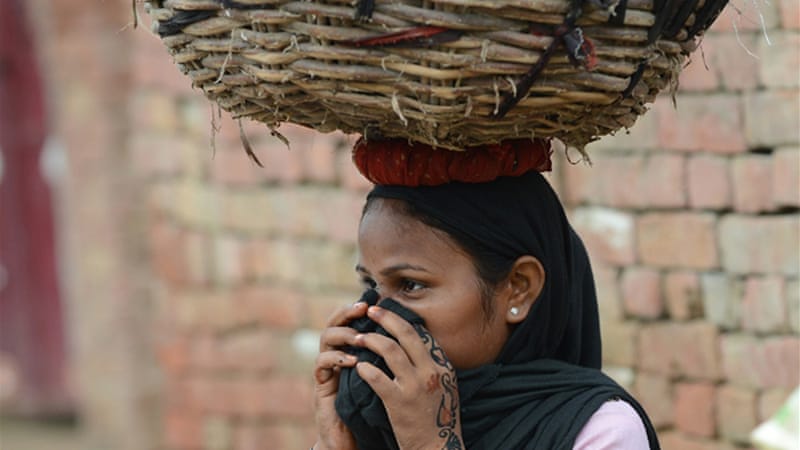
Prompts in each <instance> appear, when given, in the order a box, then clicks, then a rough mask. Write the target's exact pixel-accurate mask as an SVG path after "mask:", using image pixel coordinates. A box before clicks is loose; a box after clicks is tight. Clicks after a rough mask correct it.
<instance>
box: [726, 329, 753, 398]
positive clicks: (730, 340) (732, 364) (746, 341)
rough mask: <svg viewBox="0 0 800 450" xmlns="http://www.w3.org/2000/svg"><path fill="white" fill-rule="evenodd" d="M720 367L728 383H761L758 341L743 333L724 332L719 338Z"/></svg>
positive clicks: (748, 384) (746, 384) (743, 384)
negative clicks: (758, 363) (758, 366)
mask: <svg viewBox="0 0 800 450" xmlns="http://www.w3.org/2000/svg"><path fill="white" fill-rule="evenodd" d="M720 348H721V353H722V368H723V372H724V374H725V379H726V380H727V381H728V382H729V383H733V384H735V385H737V386H743V387H757V386H759V385H760V384H761V382H760V380H759V378H760V375H759V373H758V369H757V368H756V367H755V364H756V361H757V360H758V353H759V341H758V340H757V339H756V338H755V337H753V336H750V335H745V334H724V335H722V336H721V338H720Z"/></svg>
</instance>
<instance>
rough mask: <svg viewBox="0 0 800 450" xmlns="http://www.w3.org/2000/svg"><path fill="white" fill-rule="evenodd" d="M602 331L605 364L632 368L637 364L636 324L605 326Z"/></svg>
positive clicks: (625, 323)
mask: <svg viewBox="0 0 800 450" xmlns="http://www.w3.org/2000/svg"><path fill="white" fill-rule="evenodd" d="M604 325H605V326H603V327H602V328H601V329H600V330H601V332H602V342H603V363H604V364H610V365H618V366H625V367H630V366H633V365H634V364H635V363H636V339H637V336H638V332H639V325H638V324H637V323H636V322H632V321H629V322H617V323H612V324H608V323H607V324H604Z"/></svg>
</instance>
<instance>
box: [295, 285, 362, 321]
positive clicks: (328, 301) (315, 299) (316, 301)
mask: <svg viewBox="0 0 800 450" xmlns="http://www.w3.org/2000/svg"><path fill="white" fill-rule="evenodd" d="M356 300H358V294H357V293H356V292H353V293H351V294H340V295H334V294H325V295H322V294H318V295H314V296H311V297H309V298H308V302H307V303H308V311H307V312H306V314H307V316H308V322H309V324H308V325H309V326H310V327H312V328H315V329H318V330H321V329H323V328H325V327H326V326H327V324H328V319H329V318H330V317H331V315H333V313H334V311H336V310H337V309H338V308H340V307H342V306H344V305H349V304H351V303H353V302H355V301H356Z"/></svg>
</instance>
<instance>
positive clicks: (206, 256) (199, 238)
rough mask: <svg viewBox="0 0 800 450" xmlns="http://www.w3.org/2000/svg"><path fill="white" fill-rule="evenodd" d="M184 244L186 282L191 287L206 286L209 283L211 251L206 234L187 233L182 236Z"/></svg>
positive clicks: (209, 241)
mask: <svg viewBox="0 0 800 450" xmlns="http://www.w3.org/2000/svg"><path fill="white" fill-rule="evenodd" d="M183 238H184V242H185V244H186V264H187V271H188V273H187V275H188V277H189V278H188V280H189V282H190V283H191V284H193V285H208V284H209V283H210V282H211V278H212V277H211V264H210V261H211V260H212V249H211V240H210V239H209V237H208V235H207V234H203V233H199V232H196V231H187V232H186V233H185V234H184V237H183Z"/></svg>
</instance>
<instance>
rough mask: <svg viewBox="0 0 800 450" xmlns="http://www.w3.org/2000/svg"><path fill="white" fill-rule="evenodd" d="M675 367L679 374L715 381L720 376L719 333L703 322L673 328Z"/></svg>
mask: <svg viewBox="0 0 800 450" xmlns="http://www.w3.org/2000/svg"><path fill="white" fill-rule="evenodd" d="M675 340H676V341H677V343H676V345H675V365H676V366H677V368H678V371H679V373H681V374H684V375H686V376H688V377H691V378H693V379H698V380H716V379H718V378H719V376H720V374H721V366H720V352H719V331H718V330H717V328H716V327H715V326H713V325H711V324H708V323H705V322H704V321H696V322H688V323H685V324H678V325H676V328H675Z"/></svg>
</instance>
